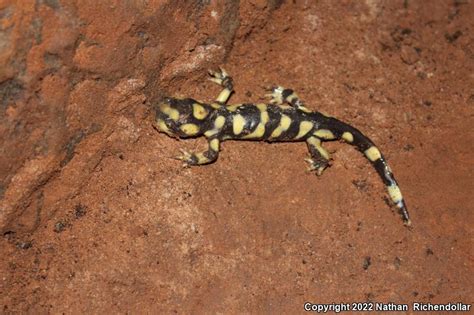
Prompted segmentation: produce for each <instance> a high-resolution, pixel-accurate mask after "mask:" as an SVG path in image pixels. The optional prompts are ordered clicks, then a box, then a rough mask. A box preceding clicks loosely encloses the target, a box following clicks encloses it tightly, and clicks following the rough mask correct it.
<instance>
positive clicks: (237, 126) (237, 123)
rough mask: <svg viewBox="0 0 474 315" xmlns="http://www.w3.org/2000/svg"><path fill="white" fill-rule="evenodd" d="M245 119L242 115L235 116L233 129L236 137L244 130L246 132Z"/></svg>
mask: <svg viewBox="0 0 474 315" xmlns="http://www.w3.org/2000/svg"><path fill="white" fill-rule="evenodd" d="M245 123H246V121H245V118H244V117H242V115H235V116H234V120H233V122H232V128H233V131H234V135H236V136H237V135H239V134H240V133H241V132H242V130H244V126H245Z"/></svg>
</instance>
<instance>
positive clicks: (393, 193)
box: [387, 185, 403, 203]
mask: <svg viewBox="0 0 474 315" xmlns="http://www.w3.org/2000/svg"><path fill="white" fill-rule="evenodd" d="M387 189H388V194H389V195H390V198H391V199H392V201H393V202H394V203H398V202H399V201H401V200H402V199H403V197H402V192H401V191H400V188H398V186H397V185H391V186H388V187H387Z"/></svg>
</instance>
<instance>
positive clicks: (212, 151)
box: [176, 138, 220, 166]
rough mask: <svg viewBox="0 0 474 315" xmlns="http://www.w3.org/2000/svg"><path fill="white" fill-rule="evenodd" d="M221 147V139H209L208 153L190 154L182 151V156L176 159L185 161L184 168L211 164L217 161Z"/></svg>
mask: <svg viewBox="0 0 474 315" xmlns="http://www.w3.org/2000/svg"><path fill="white" fill-rule="evenodd" d="M219 146H220V141H219V139H217V138H213V139H208V149H207V150H206V151H202V152H188V151H185V150H180V151H181V153H182V155H180V156H178V157H176V159H177V160H181V161H183V162H184V163H185V164H184V166H191V165H204V164H209V163H212V162H214V161H215V160H217V157H218V156H219Z"/></svg>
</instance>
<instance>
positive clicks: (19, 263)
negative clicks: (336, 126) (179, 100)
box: [0, 0, 474, 313]
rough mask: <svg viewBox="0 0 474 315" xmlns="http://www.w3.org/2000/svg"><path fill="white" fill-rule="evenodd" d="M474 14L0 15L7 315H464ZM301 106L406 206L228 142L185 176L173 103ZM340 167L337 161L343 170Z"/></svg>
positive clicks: (318, 10)
mask: <svg viewBox="0 0 474 315" xmlns="http://www.w3.org/2000/svg"><path fill="white" fill-rule="evenodd" d="M473 21H474V2H472V1H461V0H456V1H453V2H447V1H432V2H430V3H429V4H427V3H425V2H424V1H378V0H375V1H341V2H333V1H318V2H316V1H299V0H297V1H278V0H268V1H262V0H252V1H241V2H239V1H165V0H153V1H108V0H107V1H60V0H36V1H32V0H31V1H29V0H24V1H12V0H3V1H0V65H1V66H0V231H1V233H2V234H1V235H2V238H1V240H0V253H1V256H2V259H1V260H0V274H1V275H2V277H1V278H0V307H2V311H3V312H4V313H10V312H20V313H25V312H28V313H46V312H52V313H61V312H65V313H91V312H94V313H95V312H103V311H108V312H114V313H124V312H137V311H140V312H148V313H151V312H166V313H169V312H178V313H190V312H198V313H199V312H202V311H209V312H212V313H215V312H220V313H229V312H230V313H237V312H256V313H275V312H283V313H288V312H295V310H300V311H302V310H303V303H304V302H306V301H312V302H315V303H316V302H318V303H323V302H326V303H327V302H351V301H366V300H370V301H385V302H388V301H392V302H400V303H402V302H403V303H410V302H412V301H415V300H416V301H431V302H436V303H441V302H457V301H464V302H471V297H472V292H473V285H472V283H473V279H472V276H469V275H470V274H473V269H474V268H473V267H474V266H473V259H472V258H473V257H472V247H473V242H472V240H473V232H472V228H471V227H472V224H473V223H474V222H473V221H474V220H473V219H474V218H473V212H472V209H473V206H474V202H473V200H472V180H473V176H474V158H473V156H474V146H473V143H474V132H473V129H472V125H473V123H474V90H473V86H474V75H473V73H474V44H473V43H474V38H473V33H472V32H473V26H474V22H473ZM219 65H222V66H223V67H224V68H225V69H226V70H228V72H230V73H231V74H232V75H233V76H234V79H235V87H236V93H235V95H234V96H233V98H232V101H234V102H244V101H264V98H263V95H264V94H265V92H264V91H263V89H262V88H263V87H267V86H270V85H272V84H281V85H283V86H287V87H291V88H294V89H295V90H296V91H297V92H298V93H299V95H300V96H301V97H302V98H303V99H304V100H306V102H307V104H308V107H309V108H312V109H315V110H321V111H324V112H327V113H329V114H331V115H333V116H336V117H339V118H341V119H343V120H345V121H347V122H349V123H351V124H353V125H354V126H357V127H358V128H359V129H361V130H363V131H364V132H365V133H366V134H367V135H369V136H370V137H371V138H372V139H373V140H374V141H375V142H376V143H377V144H378V146H379V147H380V148H381V149H382V151H383V152H384V153H385V155H386V156H387V157H388V160H389V162H390V163H391V166H392V168H393V170H394V173H395V175H396V176H397V178H398V179H399V183H400V185H401V188H402V191H403V192H404V195H405V198H406V200H407V202H408V206H409V207H410V210H411V214H412V219H413V223H414V226H413V228H412V229H410V230H409V229H407V228H405V227H403V225H402V224H401V220H400V218H399V217H398V216H397V215H396V214H395V213H393V211H392V213H391V212H390V208H389V206H388V205H387V204H386V203H385V202H384V200H383V199H382V196H384V193H385V192H384V189H383V187H382V184H381V183H380V182H379V179H378V178H377V177H376V174H375V172H374V171H373V170H372V169H371V168H370V165H369V164H368V163H367V161H366V160H364V159H363V157H362V156H361V155H360V154H359V153H358V152H356V151H355V150H354V149H353V148H351V147H349V146H347V145H344V144H342V143H341V144H339V143H330V144H328V147H329V148H330V150H331V151H333V152H334V154H333V156H334V159H335V160H334V164H333V166H332V167H331V168H330V169H329V170H327V171H326V172H325V174H324V175H323V176H322V177H321V178H316V176H314V175H313V174H307V173H305V171H304V170H305V167H306V166H305V163H304V157H306V154H307V153H306V148H305V145H303V144H264V143H252V142H247V143H246V142H226V143H225V144H224V145H223V150H222V153H221V156H220V158H219V160H218V161H217V162H216V163H215V164H213V165H209V166H205V167H198V168H190V169H183V168H182V167H181V164H180V163H179V162H178V161H176V160H174V159H172V158H171V157H173V156H175V155H176V154H177V153H178V149H179V148H181V147H186V148H195V147H197V146H200V145H202V144H203V142H202V141H201V140H191V141H179V142H178V141H175V140H173V139H170V138H167V137H166V136H163V135H162V134H158V133H157V132H156V130H154V129H153V128H152V121H153V113H152V105H153V104H154V102H156V100H157V99H159V98H160V97H163V96H165V95H173V96H183V97H184V96H192V97H195V98H198V99H203V100H210V99H213V98H214V97H215V96H216V95H217V93H218V90H219V89H218V88H217V87H216V86H215V85H213V83H212V82H209V81H207V80H206V71H207V69H208V68H215V67H217V66H219ZM335 151H337V152H335Z"/></svg>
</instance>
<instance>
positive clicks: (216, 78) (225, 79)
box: [209, 68, 234, 104]
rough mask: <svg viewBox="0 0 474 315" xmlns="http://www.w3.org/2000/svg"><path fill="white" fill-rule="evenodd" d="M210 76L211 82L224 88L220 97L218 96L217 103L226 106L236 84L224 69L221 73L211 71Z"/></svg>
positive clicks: (220, 70) (220, 69)
mask: <svg viewBox="0 0 474 315" xmlns="http://www.w3.org/2000/svg"><path fill="white" fill-rule="evenodd" d="M209 75H211V78H209V80H211V81H212V82H214V83H217V84H219V85H220V86H222V87H224V89H223V90H222V91H221V92H220V93H219V96H217V98H216V101H217V102H218V103H221V104H225V103H226V102H227V100H228V99H229V97H230V94H232V91H233V90H234V82H233V80H232V78H231V77H230V76H229V75H228V74H227V72H226V71H225V70H224V69H222V68H219V71H212V70H209Z"/></svg>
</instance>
